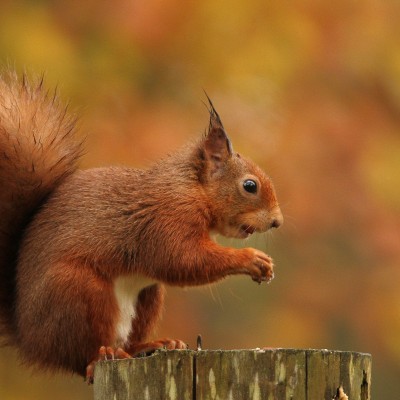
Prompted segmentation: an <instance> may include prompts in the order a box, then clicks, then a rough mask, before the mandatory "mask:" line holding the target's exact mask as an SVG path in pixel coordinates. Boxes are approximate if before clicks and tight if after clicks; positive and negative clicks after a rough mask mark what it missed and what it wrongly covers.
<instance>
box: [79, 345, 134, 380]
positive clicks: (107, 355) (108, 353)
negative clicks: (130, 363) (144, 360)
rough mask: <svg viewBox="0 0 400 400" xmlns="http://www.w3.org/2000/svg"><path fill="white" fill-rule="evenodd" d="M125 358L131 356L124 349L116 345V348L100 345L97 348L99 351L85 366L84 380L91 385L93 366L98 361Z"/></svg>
mask: <svg viewBox="0 0 400 400" xmlns="http://www.w3.org/2000/svg"><path fill="white" fill-rule="evenodd" d="M125 358H132V356H131V355H130V354H128V353H127V352H126V351H124V350H123V349H121V347H118V348H117V349H114V348H112V347H106V346H101V347H100V348H99V352H98V354H97V356H96V358H94V359H93V360H92V361H91V362H90V363H89V364H88V366H87V367H86V379H85V380H86V382H87V383H88V384H89V385H91V384H93V381H94V368H95V366H96V364H97V362H98V361H104V360H123V359H125Z"/></svg>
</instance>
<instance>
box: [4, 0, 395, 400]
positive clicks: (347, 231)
mask: <svg viewBox="0 0 400 400" xmlns="http://www.w3.org/2000/svg"><path fill="white" fill-rule="evenodd" d="M0 61H1V64H11V65H15V68H16V69H17V70H18V71H23V70H24V69H25V68H26V69H28V70H29V71H34V72H37V73H40V72H42V71H45V73H46V82H47V86H48V87H50V88H52V87H55V86H58V88H59V92H60V94H61V96H62V97H63V98H64V99H65V100H69V101H70V103H71V105H72V108H75V109H77V110H78V112H79V114H80V115H81V116H82V117H81V122H80V125H81V132H82V134H84V133H85V134H88V139H87V145H86V148H87V154H86V155H85V157H84V159H83V162H82V167H83V168H88V167H92V166H99V165H110V164H126V165H130V166H133V167H144V166H147V165H149V164H150V163H151V162H152V161H155V160H157V159H159V158H160V157H162V156H164V155H165V154H166V153H168V152H173V151H174V150H175V149H176V148H179V146H181V145H182V144H183V143H185V142H186V141H188V140H192V139H193V138H196V137H198V135H199V134H201V133H202V132H203V131H204V129H205V128H206V126H207V124H208V114H207V111H206V109H205V107H204V105H203V104H202V101H203V100H204V99H205V96H204V94H203V88H204V89H206V90H207V92H208V94H209V95H210V96H211V98H212V99H213V101H214V104H215V106H216V108H217V110H218V112H219V113H220V115H221V118H222V120H223V122H224V125H225V128H226V130H227V131H228V133H229V134H230V136H231V139H232V142H233V145H234V147H235V149H236V150H237V151H240V152H242V153H243V154H246V155H247V156H250V157H251V158H253V159H254V160H255V161H256V162H257V163H259V164H260V165H261V166H262V167H263V168H264V169H265V170H266V171H267V173H268V174H269V175H270V176H271V177H272V178H273V180H274V182H275V185H276V189H277V192H278V197H279V199H280V203H281V206H282V209H283V212H284V215H285V224H284V226H283V227H282V228H281V229H279V230H278V231H275V232H273V233H272V234H268V235H258V236H255V237H253V238H251V239H250V240H249V241H247V242H246V243H245V244H243V243H241V242H239V241H231V240H228V241H226V240H225V241H223V240H222V241H223V243H227V244H229V245H232V244H234V245H237V246H243V245H246V246H248V245H249V244H250V245H252V246H255V247H257V248H260V249H263V250H265V251H267V252H268V253H269V254H271V255H272V256H273V258H274V259H275V263H276V269H275V273H276V278H275V280H274V281H273V282H272V284H271V285H269V286H266V285H261V286H257V285H256V284H255V283H254V282H252V281H251V279H249V278H246V277H238V278H232V279H228V280H226V281H224V282H223V283H221V284H219V285H216V286H212V287H209V288H199V289H190V290H182V289H175V288H169V291H168V298H167V304H166V313H165V317H164V319H163V322H162V323H161V325H160V327H159V330H158V333H157V336H169V337H176V338H180V339H183V340H185V341H186V342H188V343H189V344H190V345H192V347H193V346H194V345H195V338H196V335H197V334H198V333H202V335H203V337H204V346H205V347H206V348H254V347H260V346H273V347H298V348H303V347H304V348H310V347H311V348H329V349H340V350H354V351H362V352H370V353H372V355H373V375H372V376H373V385H372V395H373V398H374V399H379V400H385V399H387V400H389V399H395V398H400V389H399V385H398V382H399V376H400V229H399V228H400V3H399V2H397V1H394V0H392V1H385V2H383V1H372V0H367V1H363V2H358V1H337V2H326V1H322V0H321V1H302V2H296V1H291V2H285V1H281V2H266V1H262V0H246V1H243V0H242V1H240V0H230V1H226V0H221V1H215V0H204V1H197V2H196V1H186V2H183V1H178V0H164V1H161V0H147V1H144V0H117V1H113V2H111V1H104V0H100V1H99V0H96V1H94V0H88V1H78V0H69V1H66V0H58V1H49V0H41V1H33V0H31V1H28V0H25V1H22V0H18V1H16V0H14V1H11V0H8V1H7V0H3V1H2V2H1V3H0ZM0 190H1V189H0ZM91 397H92V391H91V389H90V388H87V387H86V385H84V384H83V382H82V380H81V378H77V377H70V376H66V377H62V376H60V375H55V376H54V377H49V376H46V375H42V374H35V373H32V371H31V370H30V369H24V368H21V367H19V366H18V362H17V360H16V355H15V352H14V351H13V350H11V349H2V350H0V398H1V399H2V400H15V399H24V400H30V399H61V400H63V399H71V398H74V399H90V398H91Z"/></svg>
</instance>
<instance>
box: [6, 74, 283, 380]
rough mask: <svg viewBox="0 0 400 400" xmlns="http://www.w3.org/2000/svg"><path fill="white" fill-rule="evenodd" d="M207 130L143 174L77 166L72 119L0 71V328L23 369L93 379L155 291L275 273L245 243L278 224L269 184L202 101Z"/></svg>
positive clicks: (116, 353)
mask: <svg viewBox="0 0 400 400" xmlns="http://www.w3.org/2000/svg"><path fill="white" fill-rule="evenodd" d="M209 113H210V121H209V127H208V131H207V132H206V133H205V134H204V135H203V136H201V138H199V140H197V141H196V142H194V143H190V144H188V145H187V146H186V147H183V148H182V149H181V150H179V151H176V152H175V153H174V154H172V155H170V156H167V157H166V158H165V159H163V160H161V161H158V162H156V163H155V164H154V165H153V166H151V167H150V168H148V169H133V168H125V167H107V168H93V169H87V170H79V169H77V162H78V160H79V158H80V157H81V155H82V152H83V145H82V142H81V141H80V140H79V139H78V138H77V134H76V127H75V121H74V117H73V116H72V115H71V114H70V113H69V112H68V110H67V109H66V108H65V107H64V106H63V105H62V103H61V102H60V100H59V98H58V96H57V95H56V94H51V93H50V92H48V91H46V90H45V89H44V88H43V80H42V79H41V80H33V81H29V80H28V79H27V78H26V77H25V76H24V77H23V78H22V79H19V78H18V76H17V74H16V73H15V72H12V71H5V72H3V73H1V74H0V322H1V325H0V333H1V335H2V337H3V338H4V339H5V340H4V342H5V343H6V344H9V345H13V346H15V347H16V348H17V349H18V352H19V355H20V356H21V358H22V360H23V361H24V362H26V363H27V364H33V365H36V366H37V367H39V368H41V369H44V370H50V371H58V370H64V371H70V372H74V373H77V374H80V375H82V376H84V377H86V378H87V379H88V380H89V382H92V381H93V371H94V366H95V364H96V362H97V361H98V360H100V359H104V358H107V357H115V358H127V357H132V356H135V355H137V354H138V353H140V352H143V351H150V350H153V349H156V348H159V347H166V348H168V349H181V348H185V347H186V345H185V343H184V342H182V341H181V340H172V339H161V340H155V341H147V340H148V337H149V335H150V334H151V332H152V330H153V328H154V326H155V325H156V323H157V321H158V320H159V318H160V315H161V310H162V306H163V298H164V285H173V286H197V285H206V284H210V283H212V282H216V281H219V280H221V279H223V278H225V277H227V276H229V275H237V274H244V275H249V276H250V277H251V278H252V279H253V280H254V281H256V282H258V283H261V282H263V281H269V280H271V279H272V278H273V263H272V260H271V258H270V257H269V256H268V255H266V254H265V253H263V252H262V251H260V250H256V249H253V248H243V249H235V248H229V247H223V246H221V245H219V244H217V243H216V242H214V241H213V240H212V239H211V237H210V234H212V233H214V232H216V233H219V234H221V235H224V236H227V237H234V238H243V239H244V238H247V237H249V236H250V235H252V234H253V233H254V232H264V231H267V230H268V229H270V228H277V227H279V226H280V225H281V224H282V222H283V217H282V214H281V211H280V208H279V205H278V201H277V198H276V194H275V190H274V187H273V185H272V182H271V180H270V178H269V177H268V176H267V175H266V174H265V173H264V172H263V171H262V170H261V169H260V168H259V167H258V166H257V165H256V164H254V163H253V162H252V161H251V160H249V159H247V158H245V157H243V156H241V155H240V154H239V153H236V152H234V151H233V148H232V144H231V142H230V140H229V138H228V136H227V134H226V132H225V129H224V127H223V125H222V122H221V119H220V117H219V115H218V113H217V112H216V110H215V108H214V106H213V104H212V103H211V100H209Z"/></svg>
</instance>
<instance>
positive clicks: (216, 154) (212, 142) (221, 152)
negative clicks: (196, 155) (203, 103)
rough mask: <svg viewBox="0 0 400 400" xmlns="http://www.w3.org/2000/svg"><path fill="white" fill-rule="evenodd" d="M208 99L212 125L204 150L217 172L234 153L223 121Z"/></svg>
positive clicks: (209, 128)
mask: <svg viewBox="0 0 400 400" xmlns="http://www.w3.org/2000/svg"><path fill="white" fill-rule="evenodd" d="M206 96H207V94H206ZM207 99H208V102H209V104H210V109H209V112H210V125H209V127H208V132H207V134H206V137H205V140H204V150H205V153H206V157H207V159H208V160H209V161H210V162H211V163H212V164H213V170H214V171H215V170H217V169H218V168H219V167H220V166H221V164H222V163H224V162H225V161H227V160H228V159H229V158H230V157H231V156H232V152H233V151H232V144H231V141H230V140H229V138H228V135H227V134H226V132H225V129H224V127H223V125H222V122H221V119H220V117H219V115H218V113H217V112H216V111H215V108H214V106H213V104H212V102H211V100H210V98H209V97H208V96H207Z"/></svg>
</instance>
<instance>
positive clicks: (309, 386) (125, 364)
mask: <svg viewBox="0 0 400 400" xmlns="http://www.w3.org/2000/svg"><path fill="white" fill-rule="evenodd" d="M340 386H342V387H343V392H344V393H345V394H346V395H347V396H348V399H349V400H370V398H371V397H370V387H371V355H370V354H364V353H355V352H345V351H330V350H296V349H271V350H258V349H256V350H230V351H221V350H218V351H214V350H203V351H191V350H173V351H166V350H161V351H157V352H156V353H154V354H153V355H151V356H149V357H143V358H134V359H130V360H116V361H102V362H99V363H98V364H97V366H96V369H95V377H94V400H110V399H112V400H231V399H232V400H241V399H243V400H264V399H265V400H332V399H339V398H340V399H346V397H343V395H340V397H339V394H338V393H339V387H340ZM341 393H342V391H341Z"/></svg>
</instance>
